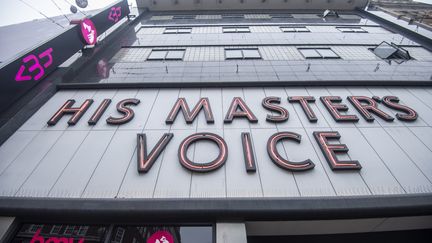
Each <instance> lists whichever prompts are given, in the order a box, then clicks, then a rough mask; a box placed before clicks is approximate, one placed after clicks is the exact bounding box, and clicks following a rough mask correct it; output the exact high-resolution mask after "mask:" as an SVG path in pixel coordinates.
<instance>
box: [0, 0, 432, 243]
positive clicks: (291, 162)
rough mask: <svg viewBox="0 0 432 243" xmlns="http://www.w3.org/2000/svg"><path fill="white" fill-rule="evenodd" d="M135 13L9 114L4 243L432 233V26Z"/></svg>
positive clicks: (157, 10)
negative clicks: (430, 29) (411, 27)
mask: <svg viewBox="0 0 432 243" xmlns="http://www.w3.org/2000/svg"><path fill="white" fill-rule="evenodd" d="M137 3H138V7H140V13H139V14H136V15H135V16H129V17H128V18H129V21H125V22H124V23H122V24H121V25H120V26H119V27H118V29H117V30H115V31H113V32H112V34H111V35H110V36H109V37H106V38H105V39H104V40H103V41H100V42H99V43H98V44H96V46H95V47H93V48H86V49H84V50H83V51H82V56H81V57H80V58H78V59H77V60H76V61H74V62H72V63H71V64H68V65H64V67H60V68H58V69H56V70H55V71H54V72H52V73H51V74H47V76H44V78H43V79H42V81H40V83H39V84H37V85H36V86H34V87H32V88H31V91H29V92H27V93H26V94H24V95H23V96H21V97H19V99H18V100H21V101H17V102H16V103H17V104H16V105H12V106H10V107H8V108H6V109H5V110H4V112H3V113H4V114H5V115H4V117H6V118H5V122H4V125H3V127H2V128H1V129H2V131H1V136H2V141H3V143H2V145H1V147H0V185H1V187H0V196H1V198H0V215H2V216H3V218H2V221H1V222H4V223H2V225H5V227H3V228H5V229H7V234H5V236H4V237H5V238H4V239H6V240H7V241H10V242H26V241H29V242H30V241H31V240H34V239H36V238H35V237H36V236H37V237H42V238H43V239H44V240H48V239H49V238H50V237H54V238H56V239H53V240H59V239H60V238H61V237H66V238H68V239H72V238H73V240H75V241H79V240H83V241H84V242H87V241H88V242H119V243H120V242H152V243H153V242H155V243H156V242H163V243H166V242H170V243H171V242H269V241H272V240H273V241H275V240H280V241H287V240H295V239H298V240H303V241H306V242H308V241H307V240H310V241H314V240H324V239H326V238H319V236H315V237H316V238H313V237H312V238H289V237H290V236H296V237H302V236H304V237H305V236H311V235H330V234H331V235H333V236H332V237H345V236H341V235H340V234H347V233H351V234H353V233H357V234H367V236H368V237H369V239H377V238H373V237H380V236H382V235H379V234H384V236H385V237H390V239H392V241H394V242H402V241H403V240H406V239H407V235H408V236H409V238H412V237H415V236H417V237H419V236H422V235H424V234H427V233H428V232H430V229H431V228H432V216H431V214H432V195H431V192H432V139H431V138H432V127H431V125H432V105H431V104H432V89H431V88H430V85H431V82H432V81H431V80H432V72H431V70H432V52H431V51H432V42H431V39H430V38H429V37H428V34H430V33H429V32H427V30H424V31H425V32H421V33H419V32H415V31H412V30H409V29H406V28H404V27H403V26H400V25H398V24H397V23H394V22H392V21H391V19H386V18H383V17H382V16H377V15H374V14H373V13H371V12H368V11H365V10H362V9H364V8H365V6H366V4H367V2H366V1H351V0H349V1H339V0H334V1H291V0H290V1H269V0H268V1H261V0H260V1H258V0H257V1H252V0H245V1H205V0H201V1H192V0H191V1H182V0H179V1H177V0H175V1H137ZM110 9H114V10H112V11H114V12H112V11H111V10H110V11H111V12H109V15H108V19H109V18H110V17H111V18H112V19H113V21H114V20H115V19H116V16H117V15H119V16H118V17H119V18H120V16H121V17H124V16H125V15H124V14H123V15H121V14H118V12H115V11H117V7H116V5H114V6H113V7H112V8H110ZM123 13H124V12H123ZM96 17H97V16H96ZM94 21H96V19H95V20H94ZM114 22H117V21H114ZM96 27H97V25H96ZM23 75H24V74H23ZM41 87H43V88H41ZM23 100H25V101H23ZM20 104H21V105H20ZM412 230H416V231H412ZM53 232H54V233H53ZM376 232H385V233H376ZM388 232H399V233H400V232H407V233H406V235H405V236H401V237H396V236H395V235H394V234H391V233H388ZM409 232H411V233H409ZM425 232H426V233H425ZM395 234H396V233H395ZM376 235H378V236H376ZM398 236H399V235H398ZM335 239H336V238H335ZM342 239H347V238H342ZM417 240H418V242H420V240H421V238H419V239H417ZM75 241H74V242H75ZM354 242H355V241H354Z"/></svg>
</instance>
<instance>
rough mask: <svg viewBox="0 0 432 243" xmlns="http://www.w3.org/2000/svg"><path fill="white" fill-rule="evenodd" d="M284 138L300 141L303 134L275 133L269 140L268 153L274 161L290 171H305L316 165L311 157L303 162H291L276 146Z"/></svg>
mask: <svg viewBox="0 0 432 243" xmlns="http://www.w3.org/2000/svg"><path fill="white" fill-rule="evenodd" d="M283 139H290V140H294V141H296V142H297V143H300V141H301V135H300V134H297V133H294V132H278V133H275V134H273V135H272V136H271V137H270V138H269V140H268V142H267V153H268V154H269V156H270V158H271V160H272V161H273V163H275V164H276V165H277V166H279V167H281V168H283V169H286V170H290V171H305V170H310V169H313V168H314V167H315V164H314V163H313V162H312V161H311V160H310V159H307V160H304V161H301V162H291V161H289V160H287V159H284V158H282V156H281V155H280V154H279V152H278V150H277V148H276V145H277V143H278V142H279V141H281V140H283Z"/></svg>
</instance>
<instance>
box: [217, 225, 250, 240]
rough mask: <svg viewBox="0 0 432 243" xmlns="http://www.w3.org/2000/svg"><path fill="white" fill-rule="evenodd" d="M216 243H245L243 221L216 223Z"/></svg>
mask: <svg viewBox="0 0 432 243" xmlns="http://www.w3.org/2000/svg"><path fill="white" fill-rule="evenodd" d="M216 243H247V238H246V225H245V223H244V222H242V223H224V222H218V223H216Z"/></svg>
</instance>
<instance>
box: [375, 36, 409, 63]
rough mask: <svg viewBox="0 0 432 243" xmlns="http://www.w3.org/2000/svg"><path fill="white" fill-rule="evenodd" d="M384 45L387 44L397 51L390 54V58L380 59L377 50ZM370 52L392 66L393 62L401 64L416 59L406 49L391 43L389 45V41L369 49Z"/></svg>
mask: <svg viewBox="0 0 432 243" xmlns="http://www.w3.org/2000/svg"><path fill="white" fill-rule="evenodd" d="M382 44H387V45H388V46H391V47H393V48H394V49H395V52H393V53H392V54H390V55H389V56H388V57H380V56H378V55H377V54H376V52H375V49H376V48H378V47H379V46H380V45H382ZM368 49H369V51H371V52H372V53H373V54H374V55H375V56H376V57H378V58H380V59H381V60H384V61H386V62H388V63H389V64H391V61H394V62H396V63H397V64H401V63H403V62H405V61H409V60H414V58H413V57H412V56H411V54H410V53H409V51H408V50H405V49H404V48H402V47H400V46H398V45H396V44H395V43H393V42H391V43H388V42H387V41H383V42H381V43H380V44H379V45H376V46H375V47H374V48H368ZM401 54H404V55H406V57H404V56H403V55H401Z"/></svg>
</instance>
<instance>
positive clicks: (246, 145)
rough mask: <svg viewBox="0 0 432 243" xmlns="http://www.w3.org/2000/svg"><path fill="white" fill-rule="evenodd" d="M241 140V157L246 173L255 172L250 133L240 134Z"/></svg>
mask: <svg viewBox="0 0 432 243" xmlns="http://www.w3.org/2000/svg"><path fill="white" fill-rule="evenodd" d="M241 139H242V145H243V156H244V159H245V166H246V172H255V171H256V163H255V156H254V152H253V147H252V140H251V136H250V133H248V132H242V134H241Z"/></svg>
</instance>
